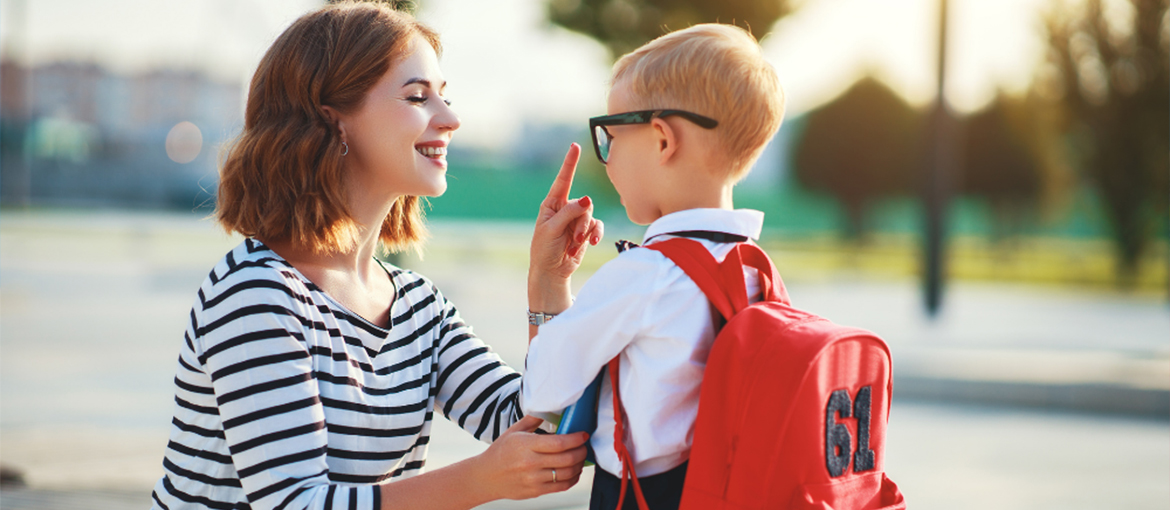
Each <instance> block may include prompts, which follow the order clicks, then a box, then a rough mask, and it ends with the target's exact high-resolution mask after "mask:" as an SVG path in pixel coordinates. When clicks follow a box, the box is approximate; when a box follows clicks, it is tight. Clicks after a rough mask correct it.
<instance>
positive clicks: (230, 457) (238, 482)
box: [153, 239, 522, 509]
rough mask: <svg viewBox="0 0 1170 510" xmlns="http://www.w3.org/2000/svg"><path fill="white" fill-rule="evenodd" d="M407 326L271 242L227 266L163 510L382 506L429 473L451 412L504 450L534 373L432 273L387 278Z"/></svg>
mask: <svg viewBox="0 0 1170 510" xmlns="http://www.w3.org/2000/svg"><path fill="white" fill-rule="evenodd" d="M387 270H388V272H389V274H390V277H391V278H392V280H393V282H394V286H395V288H396V290H397V294H396V296H395V299H394V302H393V304H392V305H391V308H390V317H391V326H390V328H389V329H385V328H381V327H378V326H376V325H374V324H372V323H370V322H369V321H367V320H365V319H363V318H362V317H360V316H357V315H356V314H354V313H352V312H350V311H348V310H347V309H346V308H345V307H344V306H342V305H341V304H339V303H338V302H337V301H335V300H333V298H331V297H329V296H328V295H327V294H325V293H324V292H323V291H322V290H321V289H320V288H318V287H317V286H315V285H313V283H312V282H310V281H309V280H308V279H307V278H305V277H304V276H303V275H301V273H300V272H298V271H297V270H296V269H295V268H293V267H292V265H290V264H289V263H288V262H287V261H285V260H284V259H282V258H281V257H280V256H279V255H277V254H276V253H275V252H273V251H272V250H270V249H268V248H267V247H266V246H264V245H263V244H262V243H260V242H259V241H256V240H253V239H248V240H245V241H244V242H243V243H241V244H240V245H239V246H237V247H236V248H235V249H234V250H232V251H231V252H230V253H228V254H227V256H225V257H224V258H223V260H221V261H220V262H219V264H217V265H216V266H215V268H214V269H213V270H212V271H211V274H210V275H208V277H207V279H206V280H205V281H204V283H203V285H202V286H201V287H200V289H199V293H198V299H197V301H196V302H195V305H194V307H193V308H192V310H191V316H190V324H188V326H187V331H186V335H185V337H184V340H185V341H184V343H183V346H182V348H181V351H180V354H179V366H178V368H177V371H176V375H175V407H174V409H175V411H174V418H173V419H172V422H171V423H172V428H171V435H170V441H169V443H168V445H167V451H166V455H165V457H164V459H163V468H164V472H165V475H164V476H163V477H162V479H160V480H159V482H158V483H157V484H156V485H155V488H154V494H153V499H154V508H163V509H177V508H187V507H191V506H197V507H208V508H215V509H228V508H257V509H260V508H264V509H268V508H337V509H345V508H349V509H357V508H378V507H379V503H380V496H379V488H378V486H377V485H376V484H378V483H383V482H386V481H388V480H390V479H392V478H395V477H400V476H411V475H415V474H418V473H420V472H421V471H422V469H423V464H424V463H425V461H426V454H427V443H428V441H429V438H430V429H431V419H432V416H433V414H434V411H435V410H439V411H441V412H442V413H443V415H444V416H446V417H447V418H448V419H450V420H451V421H453V422H455V423H457V424H459V426H461V427H463V428H464V429H466V430H467V431H468V432H471V433H472V434H473V435H474V436H475V437H476V438H477V439H480V440H483V441H489V442H490V441H492V440H494V439H495V438H497V437H499V435H500V434H501V433H502V432H503V431H504V430H506V429H507V428H508V427H509V426H510V425H511V424H512V423H514V422H515V421H517V420H519V419H520V417H521V416H522V411H521V407H520V402H519V398H520V392H519V390H520V374H518V373H516V372H515V371H513V370H512V369H511V368H509V367H508V366H507V365H505V364H504V363H503V362H501V361H500V358H499V356H497V355H496V354H495V353H493V352H492V351H491V349H490V348H489V347H487V346H486V345H484V343H483V342H481V341H480V340H479V339H478V338H476V337H475V335H474V334H473V333H472V331H471V328H470V327H468V326H467V325H465V324H464V323H463V321H462V320H461V319H460V317H459V312H458V311H456V309H455V307H454V305H452V304H451V303H450V302H449V301H447V299H446V298H444V297H443V295H442V294H441V293H440V292H439V290H438V289H436V288H435V286H434V284H433V283H431V282H430V281H429V280H427V279H426V278H424V277H422V276H421V275H419V274H417V273H414V272H411V271H408V270H403V269H398V268H394V267H391V266H388V267H387Z"/></svg>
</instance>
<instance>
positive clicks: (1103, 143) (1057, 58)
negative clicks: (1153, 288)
mask: <svg viewBox="0 0 1170 510" xmlns="http://www.w3.org/2000/svg"><path fill="white" fill-rule="evenodd" d="M1046 28H1047V42H1048V58H1047V65H1046V66H1045V67H1044V71H1043V72H1042V73H1041V74H1040V76H1039V78H1038V79H1037V80H1036V84H1035V88H1036V90H1037V93H1038V94H1039V95H1041V96H1042V97H1045V98H1048V99H1049V100H1050V101H1052V102H1053V103H1055V104H1057V105H1059V107H1060V108H1061V110H1062V112H1063V117H1064V121H1063V123H1062V126H1061V128H1062V132H1063V134H1064V136H1065V138H1066V145H1068V146H1069V147H1072V148H1074V149H1075V150H1074V153H1073V155H1074V156H1075V158H1074V163H1075V164H1076V166H1078V167H1079V168H1080V170H1081V172H1082V174H1083V175H1084V176H1085V177H1086V178H1087V179H1088V181H1089V182H1090V183H1092V184H1093V185H1094V186H1095V187H1096V188H1097V190H1098V191H1099V192H1100V195H1101V198H1102V199H1103V202H1104V204H1105V207H1106V210H1107V214H1108V217H1109V220H1110V223H1111V225H1112V227H1113V228H1112V231H1113V232H1112V233H1113V238H1114V241H1115V245H1116V247H1117V250H1118V254H1119V262H1120V265H1119V269H1120V270H1121V272H1122V274H1123V276H1132V275H1133V274H1134V273H1135V271H1136V268H1137V261H1138V259H1139V257H1140V256H1141V253H1142V251H1143V250H1144V248H1145V246H1146V245H1147V244H1148V241H1149V239H1150V237H1151V236H1152V235H1153V234H1154V231H1155V228H1156V225H1157V223H1158V221H1159V218H1161V219H1162V220H1163V221H1164V219H1165V218H1166V216H1167V200H1168V197H1170V182H1168V179H1170V1H1168V0H1114V1H1103V0H1087V1H1086V2H1085V3H1084V4H1083V5H1081V6H1076V5H1067V4H1066V3H1065V2H1056V1H1054V3H1053V5H1052V9H1051V11H1050V12H1049V14H1048V16H1047V19H1046Z"/></svg>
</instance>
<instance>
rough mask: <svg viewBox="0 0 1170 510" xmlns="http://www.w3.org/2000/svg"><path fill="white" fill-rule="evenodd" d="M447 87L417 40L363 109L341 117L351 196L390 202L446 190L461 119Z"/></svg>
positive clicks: (430, 52) (424, 45)
mask: <svg viewBox="0 0 1170 510" xmlns="http://www.w3.org/2000/svg"><path fill="white" fill-rule="evenodd" d="M446 85H447V82H446V81H444V80H443V73H442V72H441V71H440V70H439V58H438V56H437V55H436V54H435V50H434V48H432V47H431V45H430V43H428V42H427V41H426V40H425V39H423V38H422V37H415V38H414V40H413V41H412V43H411V47H410V49H409V50H408V51H407V54H406V56H405V57H404V58H403V59H402V60H400V61H399V62H398V63H397V64H396V65H395V66H394V67H392V68H390V70H389V71H387V72H386V74H385V75H383V76H382V78H381V79H380V80H378V83H377V84H375V85H374V87H373V88H372V89H370V91H369V93H368V94H367V96H366V99H365V101H364V102H363V104H362V106H361V108H359V109H358V110H357V111H354V112H350V113H349V114H339V115H338V116H339V119H338V120H339V122H338V124H339V127H341V130H342V136H343V139H344V140H345V142H346V144H348V145H349V153H348V154H346V156H345V157H344V161H345V170H346V176H347V178H348V179H349V180H350V189H351V190H354V189H356V190H361V192H363V193H366V192H372V193H376V194H379V195H385V196H389V197H397V196H399V195H419V196H439V195H442V194H443V192H444V191H446V190H447V179H446V172H447V144H448V143H450V141H451V134H452V133H453V132H454V131H455V130H456V129H458V128H459V117H458V116H456V115H455V112H454V111H452V110H451V107H450V105H449V104H448V103H447V101H446V100H445V99H444V98H443V90H444V88H445V87H446Z"/></svg>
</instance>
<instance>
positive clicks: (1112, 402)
mask: <svg viewBox="0 0 1170 510" xmlns="http://www.w3.org/2000/svg"><path fill="white" fill-rule="evenodd" d="M893 398H894V399H895V400H902V399H904V400H927V401H943V402H948V403H977V404H993V405H1004V406H1015V407H1029V408H1040V409H1053V410H1071V411H1084V412H1092V413H1104V414H1121V415H1129V416H1135V417H1146V418H1158V419H1164V420H1170V390H1163V389H1149V388H1135V387H1131V386H1124V385H1117V384H1101V383H1072V384H1043V383H1031V382H1012V381H980V380H967V379H945V378H935V377H922V376H914V375H908V374H907V375H902V376H899V375H898V374H895V377H894V397H893Z"/></svg>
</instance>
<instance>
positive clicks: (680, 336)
mask: <svg viewBox="0 0 1170 510" xmlns="http://www.w3.org/2000/svg"><path fill="white" fill-rule="evenodd" d="M783 113H784V98H783V92H782V91H781V89H780V85H779V82H778V80H777V78H776V73H775V71H774V70H773V69H772V67H771V65H770V64H768V63H767V62H766V61H765V60H764V58H763V56H762V55H761V54H760V47H759V45H758V44H757V42H756V41H755V39H754V38H753V37H752V36H751V35H750V34H749V33H747V32H746V31H744V30H742V29H740V28H738V27H734V26H729V25H719V24H704V25H696V26H693V27H691V28H688V29H685V30H680V31H677V32H673V33H670V34H667V35H665V36H662V37H660V38H658V39H655V40H654V41H651V42H650V43H647V44H646V45H645V46H642V47H641V48H639V49H637V50H635V51H634V52H632V53H630V54H628V55H626V56H624V57H622V58H621V60H619V61H618V62H617V64H615V66H614V76H613V82H612V88H611V90H610V94H609V114H610V115H607V116H604V117H596V118H593V119H590V128H591V129H592V130H593V137H594V149H595V150H596V153H597V157H598V158H599V159H601V160H602V162H603V163H605V164H606V174H608V176H609V178H610V180H611V181H612V182H613V185H614V187H615V188H616V189H617V192H618V194H619V195H620V196H621V201H622V204H623V205H624V206H625V209H626V214H627V215H628V216H629V218H630V220H631V221H633V222H634V223H637V224H639V225H649V227H648V228H647V230H646V235H645V238H644V240H643V244H652V243H655V242H659V241H662V240H665V239H669V238H671V237H676V236H684V237H691V238H695V239H696V240H697V241H698V242H700V243H702V244H703V245H704V246H705V247H706V248H707V249H708V250H710V251H711V253H712V254H713V255H714V256H715V258H716V259H717V260H722V259H723V258H724V257H725V256H726V255H727V253H728V252H729V251H730V250H731V248H732V247H733V246H734V243H735V242H744V241H747V240H748V239H757V238H758V237H759V234H760V229H761V226H762V224H763V219H764V218H763V213H761V212H759V211H752V210H735V209H734V208H733V206H732V200H731V198H732V194H731V191H732V187H733V186H734V185H735V184H736V183H737V182H738V181H739V180H740V179H742V178H743V177H744V175H746V174H747V173H748V171H749V170H750V168H751V166H752V164H753V163H754V162H755V160H756V159H757V158H758V157H759V155H760V153H761V152H762V151H763V149H764V145H765V144H766V143H767V142H768V141H769V140H770V139H771V138H772V136H773V135H774V134H775V133H776V130H777V129H778V128H779V127H780V121H781V118H782V117H783ZM747 276H748V278H747V282H748V291H749V295H756V294H757V293H758V280H757V276H756V274H755V271H754V270H749V271H748V274H747ZM532 312H541V314H544V315H546V316H547V315H549V314H551V313H555V312H557V310H533V311H532ZM717 313H718V312H714V311H713V309H712V308H711V306H710V305H709V304H708V302H707V299H706V298H705V297H704V295H703V293H702V291H700V290H699V288H698V287H697V286H696V285H695V284H694V283H693V282H692V281H691V280H690V278H688V277H687V276H686V274H684V273H683V271H682V270H681V269H679V268H678V267H677V266H675V265H674V264H673V263H672V262H671V261H670V260H669V259H667V258H666V257H664V256H663V255H662V254H661V253H659V252H657V251H653V250H645V249H630V250H626V251H624V252H623V253H621V254H620V255H618V257H617V258H615V259H614V260H612V261H610V262H609V263H607V264H605V265H604V266H603V267H602V268H601V269H599V270H598V271H597V273H596V274H595V275H594V276H593V277H592V278H590V279H589V281H588V282H586V284H585V286H584V287H583V288H582V289H581V291H580V293H579V294H578V296H577V298H576V301H575V303H574V304H573V305H572V306H571V307H569V308H568V309H566V310H564V311H563V312H562V313H560V314H559V315H557V316H556V317H555V318H553V319H550V320H548V322H547V323H545V324H543V325H541V326H540V328H539V330H538V334H537V336H536V337H535V338H534V339H533V340H532V343H531V344H530V346H529V351H528V360H527V373H526V374H525V375H524V384H523V390H522V398H523V407H524V409H525V411H526V412H527V413H531V414H535V415H537V416H541V415H548V414H555V413H560V412H561V411H562V410H563V409H564V408H565V407H566V406H568V405H570V404H572V403H574V402H575V401H576V400H577V399H578V398H580V396H581V394H582V393H583V391H584V389H585V388H586V386H587V385H588V384H589V383H590V382H591V381H592V380H593V379H594V377H596V376H597V374H598V372H599V371H600V370H602V369H603V368H604V367H605V366H606V364H607V363H608V362H609V361H610V359H612V358H614V357H615V356H620V370H619V374H620V377H619V381H620V393H621V397H622V404H623V407H624V410H625V413H626V414H625V415H626V420H625V424H626V425H625V426H626V429H627V431H628V435H627V438H626V441H625V444H626V446H627V447H628V449H629V452H630V455H631V457H632V459H633V461H634V468H635V470H636V472H637V474H638V477H639V480H640V483H641V487H642V490H643V492H644V494H645V495H646V498H647V502H648V503H649V505H650V508H652V509H658V508H677V507H678V503H679V498H680V497H681V494H682V485H683V480H684V478H685V476H686V466H687V459H688V457H689V454H690V447H691V438H692V436H693V432H694V424H695V416H696V413H697V411H698V404H699V385H700V383H701V382H702V379H703V369H704V367H705V366H706V361H707V354H708V352H709V351H710V349H711V343H712V341H713V339H714V337H715V333H716V330H717V323H716V320H715V317H716V314H717ZM537 315H540V314H537ZM614 412H615V411H614V408H613V394H612V389H611V387H610V381H609V378H608V376H607V377H605V378H604V380H603V383H602V387H601V395H600V403H599V406H598V426H597V430H596V431H595V432H594V433H593V435H592V437H591V439H590V441H591V446H592V448H593V451H594V452H595V455H596V457H597V465H598V467H599V468H600V469H598V470H596V471H595V473H594V482H593V494H592V501H591V503H590V508H591V509H613V508H615V507H616V505H617V499H618V492H619V488H620V475H621V473H622V465H621V461H620V460H619V458H618V456H617V454H616V453H615V450H614V427H615V424H614ZM626 499H627V501H626V505H624V506H628V505H630V504H632V503H633V501H632V500H633V499H634V496H633V494H632V492H631V493H629V494H627V497H626ZM631 508H636V506H634V507H631Z"/></svg>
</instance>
